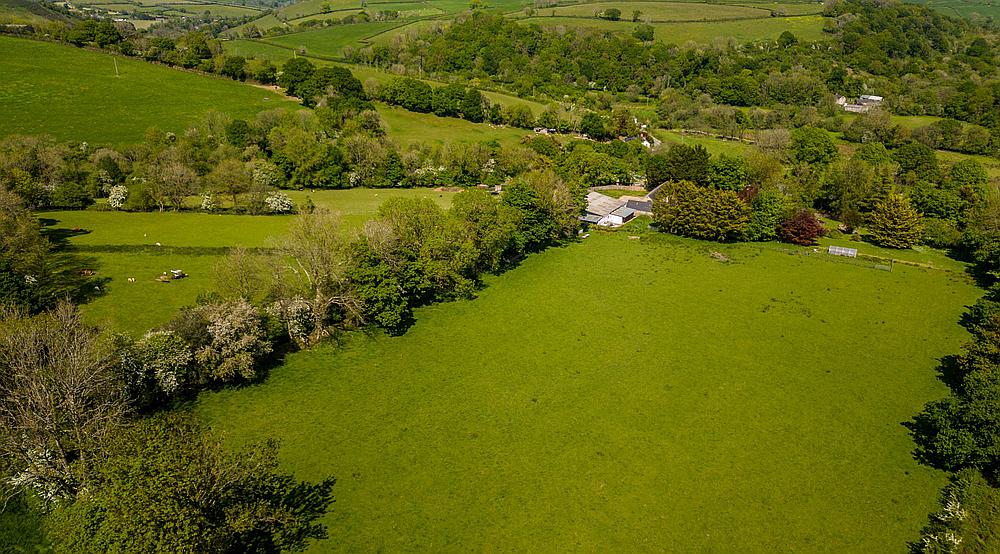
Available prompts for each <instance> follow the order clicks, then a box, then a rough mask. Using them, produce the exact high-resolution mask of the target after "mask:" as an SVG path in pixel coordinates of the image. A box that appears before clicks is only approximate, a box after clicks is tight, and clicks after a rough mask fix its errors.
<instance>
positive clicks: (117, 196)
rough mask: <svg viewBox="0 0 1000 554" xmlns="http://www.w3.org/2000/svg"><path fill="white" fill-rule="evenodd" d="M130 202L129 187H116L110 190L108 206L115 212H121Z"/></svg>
mask: <svg viewBox="0 0 1000 554" xmlns="http://www.w3.org/2000/svg"><path fill="white" fill-rule="evenodd" d="M126 200H128V187H126V186H125V185H115V186H113V187H111V189H110V190H108V206H111V209H113V210H120V209H122V207H124V206H125V201H126Z"/></svg>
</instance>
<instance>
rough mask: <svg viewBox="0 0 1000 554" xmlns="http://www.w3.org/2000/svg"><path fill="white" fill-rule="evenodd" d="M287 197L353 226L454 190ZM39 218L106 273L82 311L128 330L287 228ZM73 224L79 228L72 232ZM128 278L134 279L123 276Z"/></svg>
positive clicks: (161, 216) (243, 222)
mask: <svg viewBox="0 0 1000 554" xmlns="http://www.w3.org/2000/svg"><path fill="white" fill-rule="evenodd" d="M289 196H291V197H292V199H293V200H294V201H295V202H296V204H300V203H301V202H303V201H305V199H306V196H310V197H311V198H312V200H313V202H314V203H315V204H316V205H317V206H320V207H324V208H328V209H330V210H332V211H334V212H338V213H340V214H341V215H342V217H343V221H344V223H345V224H346V225H348V226H350V227H352V228H357V227H360V226H361V225H362V224H363V223H364V222H365V221H367V220H368V219H369V218H371V216H372V215H373V214H374V213H375V212H376V211H377V210H378V206H379V205H380V204H381V203H382V202H383V201H385V200H386V199H388V198H396V197H407V198H412V197H425V198H431V199H433V200H434V201H435V202H437V203H439V204H441V205H442V206H444V207H447V206H449V205H450V204H451V198H452V197H453V196H454V193H448V192H435V191H432V190H428V189H388V190H368V189H348V190H331V191H314V192H312V193H309V192H306V191H289ZM39 217H41V218H42V220H43V223H45V224H46V226H47V229H49V230H50V232H54V233H59V234H62V233H69V234H71V235H75V236H72V237H71V238H70V239H69V243H70V244H71V245H73V246H74V247H76V249H77V252H78V254H79V255H80V256H81V257H82V258H84V259H85V260H86V261H87V262H88V264H89V266H90V267H92V268H93V269H95V270H96V271H97V275H98V276H99V277H103V278H109V279H110V282H109V283H108V284H107V285H106V286H105V292H104V295H103V296H100V297H98V298H97V299H96V300H94V301H92V302H90V303H89V304H86V305H84V306H83V308H82V309H83V312H84V314H85V315H86V316H87V318H88V319H89V320H91V321H93V322H99V323H104V324H107V325H109V326H110V327H112V328H115V329H121V330H127V331H130V332H133V333H143V332H145V331H146V330H148V329H150V328H152V327H154V326H156V325H159V324H161V323H163V322H165V321H167V320H168V319H170V317H171V316H173V314H174V313H175V312H176V310H177V309H178V308H181V307H184V306H189V305H191V304H193V303H194V301H195V299H196V298H197V297H198V295H199V294H200V293H202V292H204V291H206V290H209V289H210V288H211V286H212V279H213V268H214V267H215V264H216V263H218V261H219V260H220V259H221V257H222V256H223V255H224V252H225V249H226V248H228V247H233V246H242V247H245V248H258V247H266V246H268V245H271V244H273V240H274V239H278V238H280V237H281V236H282V235H284V234H285V232H286V230H287V228H288V223H289V221H290V218H289V217H286V216H246V215H212V214H203V213H190V212H182V213H173V212H167V213H134V214H133V213H124V212H110V211H97V210H86V211H61V212H43V213H41V214H39ZM76 228H79V229H82V230H83V231H84V234H75V233H72V230H73V229H76ZM157 242H159V243H160V244H161V246H156V243H157ZM170 269H182V270H184V271H185V272H187V273H188V275H189V276H188V277H187V278H186V279H181V280H177V281H173V282H171V283H160V282H158V281H156V277H157V276H158V275H160V274H161V273H162V272H164V271H167V270H170ZM129 277H134V278H135V279H136V282H135V283H129V282H128V278H129Z"/></svg>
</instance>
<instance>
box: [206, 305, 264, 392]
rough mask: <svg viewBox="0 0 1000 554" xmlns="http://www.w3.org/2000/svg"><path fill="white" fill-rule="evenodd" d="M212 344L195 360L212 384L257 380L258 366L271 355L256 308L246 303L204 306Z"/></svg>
mask: <svg viewBox="0 0 1000 554" xmlns="http://www.w3.org/2000/svg"><path fill="white" fill-rule="evenodd" d="M200 310H201V311H202V312H203V313H204V317H205V320H206V321H207V323H208V326H207V331H208V335H209V336H210V337H211V341H210V342H209V343H208V344H207V345H205V346H204V347H202V348H201V349H199V350H198V351H197V352H196V353H195V358H196V359H197V361H198V363H200V364H201V365H202V366H203V367H204V369H205V370H206V371H207V378H208V379H209V380H213V381H222V382H232V381H236V380H239V379H244V380H252V379H254V378H256V377H257V375H258V373H257V364H258V362H259V361H260V359H261V358H263V357H264V356H266V355H268V354H270V353H271V343H270V342H268V341H267V339H266V336H265V333H264V326H263V324H262V321H261V318H260V315H259V314H258V313H257V309H256V308H254V307H253V306H252V305H250V303H249V302H247V301H245V300H236V301H232V302H226V303H223V304H214V305H210V306H204V307H202V308H201V309H200Z"/></svg>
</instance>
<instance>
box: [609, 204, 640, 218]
mask: <svg viewBox="0 0 1000 554" xmlns="http://www.w3.org/2000/svg"><path fill="white" fill-rule="evenodd" d="M611 215H617V216H618V217H620V218H622V219H627V218H629V217H632V216H634V215H635V210H633V209H632V208H626V207H625V206H618V207H617V208H615V211H613V212H611Z"/></svg>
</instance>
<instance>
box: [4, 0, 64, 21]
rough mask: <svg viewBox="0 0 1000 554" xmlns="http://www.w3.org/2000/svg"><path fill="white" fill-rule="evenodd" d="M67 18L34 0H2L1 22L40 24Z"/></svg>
mask: <svg viewBox="0 0 1000 554" xmlns="http://www.w3.org/2000/svg"><path fill="white" fill-rule="evenodd" d="M65 19H66V17H65V16H64V15H62V14H60V13H56V12H53V11H49V10H48V9H46V8H45V6H44V5H42V4H40V3H39V2H35V1H34V0H0V24H8V23H13V24H32V25H39V24H44V23H46V22H49V21H53V20H56V21H62V20H65Z"/></svg>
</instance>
